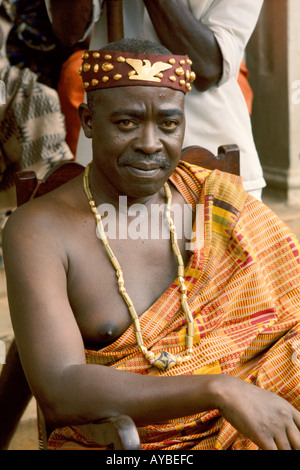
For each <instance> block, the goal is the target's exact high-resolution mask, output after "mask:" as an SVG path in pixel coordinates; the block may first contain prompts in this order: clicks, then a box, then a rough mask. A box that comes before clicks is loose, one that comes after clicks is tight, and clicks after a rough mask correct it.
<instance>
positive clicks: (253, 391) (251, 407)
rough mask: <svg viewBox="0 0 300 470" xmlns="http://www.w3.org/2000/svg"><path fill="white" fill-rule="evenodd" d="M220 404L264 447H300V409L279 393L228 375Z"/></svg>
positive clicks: (236, 424) (241, 429)
mask: <svg viewBox="0 0 300 470" xmlns="http://www.w3.org/2000/svg"><path fill="white" fill-rule="evenodd" d="M224 379H225V380H224V382H223V383H224V387H223V388H222V390H221V391H220V393H219V406H218V408H219V409H220V411H221V412H222V415H223V416H224V418H225V419H226V420H227V421H229V422H230V423H231V424H232V425H233V426H234V427H235V429H237V430H238V431H239V432H240V433H241V434H243V435H244V436H246V437H248V438H249V439H251V440H252V441H253V442H255V444H257V445H258V447H259V448H260V449H262V450H300V413H299V411H297V410H296V409H295V408H294V407H293V406H292V405H290V404H289V403H288V402H287V401H286V400H285V399H283V398H281V397H279V396H278V395H276V394H275V393H272V392H269V391H266V390H264V389H261V388H259V387H257V386H255V385H251V384H249V383H247V382H244V381H243V380H240V379H235V378H234V377H231V376H226V377H224Z"/></svg>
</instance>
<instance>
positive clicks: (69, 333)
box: [3, 199, 300, 449]
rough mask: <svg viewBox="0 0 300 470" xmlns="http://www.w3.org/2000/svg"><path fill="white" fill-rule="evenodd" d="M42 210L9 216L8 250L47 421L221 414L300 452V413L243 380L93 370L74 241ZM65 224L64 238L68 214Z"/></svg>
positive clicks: (24, 352) (19, 326)
mask: <svg viewBox="0 0 300 470" xmlns="http://www.w3.org/2000/svg"><path fill="white" fill-rule="evenodd" d="M35 203H36V204H33V203H32V204H31V205H28V206H27V207H25V206H22V207H21V208H20V209H19V210H18V211H16V212H14V214H13V215H12V216H11V217H10V219H9V221H8V223H7V225H6V227H5V230H4V237H3V248H4V259H5V263H6V270H7V281H8V296H9V303H10V309H11V315H12V322H13V326H14V330H15V334H16V339H17V344H18V349H19V352H20V357H21V360H22V366H23V367H24V370H25V372H26V376H27V378H28V381H29V383H30V387H31V389H32V390H33V392H34V395H35V396H36V398H37V401H38V402H39V404H40V406H41V408H42V411H43V413H44V415H45V418H46V421H48V422H49V423H51V424H54V425H55V426H61V425H64V424H86V423H90V422H93V421H95V420H97V419H101V418H105V417H108V416H115V415H119V414H127V415H129V416H131V417H132V418H133V419H134V421H135V422H136V424H137V425H147V424H150V423H157V422H161V421H166V420H169V419H174V418H179V417H181V416H189V415H192V414H194V413H199V412H201V411H205V410H210V409H215V408H218V409H219V410H220V411H221V413H222V414H223V415H224V417H225V419H227V420H228V421H229V422H231V424H232V425H233V426H234V427H236V429H237V430H238V431H240V432H241V433H242V434H244V435H245V436H247V437H249V438H250V439H252V440H253V441H254V442H256V443H257V444H258V445H259V447H260V448H262V449H276V448H282V449H284V448H286V449H288V448H293V449H296V448H300V432H299V430H300V413H299V412H298V411H296V410H295V409H294V408H293V407H292V406H291V405H289V404H288V402H287V401H285V400H283V399H282V398H280V397H278V396H277V395H275V394H273V393H271V392H267V391H265V390H261V389H259V388H258V387H255V386H253V385H250V384H247V383H246V382H244V381H242V380H240V379H237V378H234V377H231V376H226V375H222V374H220V375H198V376H197V375H194V376H176V377H163V378H162V377H155V376H143V375H139V374H134V373H130V372H124V371H120V370H116V369H113V368H110V367H105V366H100V365H94V364H86V360H85V351H84V345H83V340H82V336H81V333H80V331H79V328H78V325H77V322H76V320H75V318H74V314H73V312H72V309H71V307H70V304H69V301H68V295H67V284H66V272H67V269H68V256H67V252H68V250H67V243H68V237H66V236H65V234H64V233H60V236H58V233H57V232H56V228H55V227H57V226H58V225H59V223H58V222H59V221H57V220H56V218H55V217H54V218H53V219H52V220H51V214H50V217H47V219H45V217H44V215H43V214H45V213H48V214H49V210H48V208H47V210H45V207H43V206H42V204H43V203H42V202H41V201H39V199H37V200H36V201H35ZM40 204H41V205H40ZM20 210H21V211H20ZM40 214H42V215H40ZM61 218H62V219H63V220H62V221H61V227H60V228H61V231H62V232H63V231H64V230H65V223H66V222H65V220H66V217H65V214H63V215H62V216H61ZM28 227H30V229H29V228H28ZM72 227H73V225H72ZM66 240H67V241H66ZM65 243H66V246H65Z"/></svg>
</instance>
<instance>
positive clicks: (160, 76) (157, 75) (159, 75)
mask: <svg viewBox="0 0 300 470" xmlns="http://www.w3.org/2000/svg"><path fill="white" fill-rule="evenodd" d="M155 77H157V78H164V76H163V74H162V73H161V72H159V73H157V74H156V75H155Z"/></svg>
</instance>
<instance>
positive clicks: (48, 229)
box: [3, 178, 85, 256]
mask: <svg viewBox="0 0 300 470" xmlns="http://www.w3.org/2000/svg"><path fill="white" fill-rule="evenodd" d="M75 180H77V181H75ZM81 186H82V185H81V178H74V180H72V181H70V182H69V183H66V184H65V185H63V186H61V187H60V188H58V189H56V190H54V191H51V192H50V193H48V194H46V195H44V196H41V197H39V198H37V199H34V200H33V201H30V202H28V203H25V204H23V205H22V206H20V207H18V208H17V209H16V210H15V211H14V212H13V213H12V214H11V215H10V217H9V218H8V221H7V223H6V225H5V227H4V231H3V249H4V256H5V252H6V251H9V252H10V254H11V250H19V249H23V248H26V249H31V250H33V251H34V250H38V249H41V248H42V247H43V246H45V247H46V246H48V247H49V248H50V247H51V246H52V248H53V247H54V246H56V248H59V246H60V240H62V241H63V240H64V238H65V236H66V233H67V232H68V230H70V220H71V219H72V220H74V218H76V217H77V218H78V220H80V217H82V216H83V212H84V207H85V201H84V194H83V191H82V187H81Z"/></svg>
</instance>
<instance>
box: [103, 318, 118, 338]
mask: <svg viewBox="0 0 300 470" xmlns="http://www.w3.org/2000/svg"><path fill="white" fill-rule="evenodd" d="M117 329H118V328H117V326H116V325H115V324H114V323H113V322H111V321H107V322H105V323H103V324H102V325H101V326H100V328H99V334H100V336H101V339H102V341H111V340H112V338H113V337H115V336H116V335H117Z"/></svg>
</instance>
